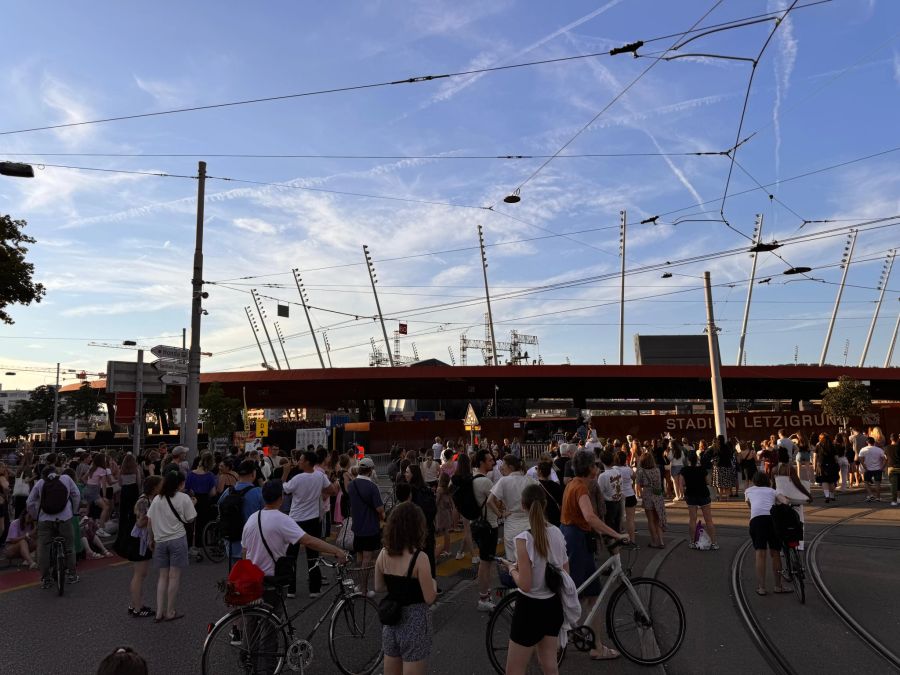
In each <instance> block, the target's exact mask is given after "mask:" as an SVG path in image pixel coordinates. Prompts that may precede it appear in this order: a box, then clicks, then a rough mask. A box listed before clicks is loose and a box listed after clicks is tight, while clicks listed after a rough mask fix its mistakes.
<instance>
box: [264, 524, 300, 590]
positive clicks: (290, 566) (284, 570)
mask: <svg viewBox="0 0 900 675" xmlns="http://www.w3.org/2000/svg"><path fill="white" fill-rule="evenodd" d="M256 522H257V525H258V526H259V538H260V539H261V540H262V543H263V546H265V547H266V552H267V553H268V554H269V557H270V558H271V559H272V562H273V563H275V572H274V574H273V575H272V576H274V577H276V578H278V579H279V580H284V581H285V582H286V581H287V580H288V579H290V577H291V575H292V574H294V575H295V574H296V571H295V569H294V559H293V558H290V557H288V556H286V555H283V556H281V557H280V558H276V557H275V555H274V554H273V553H272V549H270V548H269V543H268V542H267V541H266V537H265V535H264V534H263V526H262V509H260V510H259V511H257V512H256Z"/></svg>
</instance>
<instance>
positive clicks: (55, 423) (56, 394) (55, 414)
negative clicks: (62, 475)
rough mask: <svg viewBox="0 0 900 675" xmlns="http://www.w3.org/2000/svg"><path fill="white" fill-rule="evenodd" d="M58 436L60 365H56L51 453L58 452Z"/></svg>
mask: <svg viewBox="0 0 900 675" xmlns="http://www.w3.org/2000/svg"><path fill="white" fill-rule="evenodd" d="M57 436H59V363H57V364H56V388H55V389H54V390H53V429H52V431H51V432H50V452H56V437H57Z"/></svg>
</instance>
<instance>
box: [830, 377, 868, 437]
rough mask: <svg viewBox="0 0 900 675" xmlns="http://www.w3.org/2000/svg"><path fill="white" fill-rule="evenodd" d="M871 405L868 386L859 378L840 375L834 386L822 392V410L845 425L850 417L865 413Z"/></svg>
mask: <svg viewBox="0 0 900 675" xmlns="http://www.w3.org/2000/svg"><path fill="white" fill-rule="evenodd" d="M871 407H872V397H871V396H870V395H869V388H868V387H867V386H866V385H864V384H863V383H862V382H860V381H859V380H854V379H853V378H851V377H847V376H846V375H841V377H840V379H839V380H838V385H837V386H836V387H829V388H828V389H826V390H825V391H823V392H822V410H824V411H825V414H826V415H831V416H832V417H834V418H835V419H838V420H840V421H841V425H842V426H844V427H846V426H847V425H848V424H849V423H850V418H851V417H858V416H862V415H865V414H866V413H868V412H869V409H870V408H871Z"/></svg>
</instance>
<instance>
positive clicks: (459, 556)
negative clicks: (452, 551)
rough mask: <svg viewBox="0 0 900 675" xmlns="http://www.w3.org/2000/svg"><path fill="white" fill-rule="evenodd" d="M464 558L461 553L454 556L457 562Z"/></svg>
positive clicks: (464, 555) (463, 554)
mask: <svg viewBox="0 0 900 675" xmlns="http://www.w3.org/2000/svg"><path fill="white" fill-rule="evenodd" d="M465 557H466V554H465V553H463V552H462V551H460V552H459V553H457V554H456V559H457V560H462V559H463V558H465Z"/></svg>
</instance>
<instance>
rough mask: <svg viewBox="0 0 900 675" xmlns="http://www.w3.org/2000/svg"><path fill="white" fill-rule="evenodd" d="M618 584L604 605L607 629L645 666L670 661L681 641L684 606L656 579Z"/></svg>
mask: <svg viewBox="0 0 900 675" xmlns="http://www.w3.org/2000/svg"><path fill="white" fill-rule="evenodd" d="M630 583H631V587H630V588H629V586H628V585H627V584H625V583H623V584H621V585H620V586H619V587H618V588H617V589H616V590H615V591H614V592H613V594H612V597H611V598H610V599H609V605H607V607H606V630H607V631H608V632H609V637H610V638H612V641H613V643H614V644H615V645H616V649H618V650H619V651H620V652H622V654H623V655H624V656H625V657H627V658H628V659H630V660H631V661H634V662H635V663H639V664H641V665H644V666H652V665H656V664H658V663H663V662H664V661H667V660H669V659H670V658H672V656H673V655H674V654H675V652H677V651H678V648H679V647H681V643H682V642H683V641H684V631H685V626H684V607H683V606H682V605H681V600H679V599H678V596H677V595H675V592H674V591H673V590H672V589H671V588H669V587H668V586H666V585H665V584H664V583H663V582H661V581H657V580H656V579H643V578H638V579H632V580H631V582H630Z"/></svg>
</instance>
